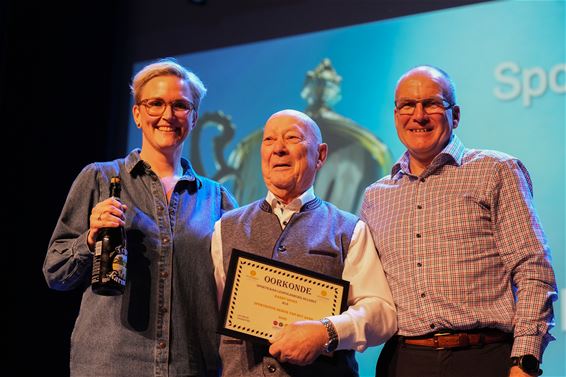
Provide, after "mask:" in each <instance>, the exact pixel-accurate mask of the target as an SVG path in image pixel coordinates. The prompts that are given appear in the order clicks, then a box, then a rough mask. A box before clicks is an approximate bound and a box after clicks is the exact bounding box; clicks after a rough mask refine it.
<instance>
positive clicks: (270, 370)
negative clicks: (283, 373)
mask: <svg viewBox="0 0 566 377" xmlns="http://www.w3.org/2000/svg"><path fill="white" fill-rule="evenodd" d="M267 370H268V371H269V372H270V373H275V371H276V370H277V367H276V366H275V365H273V364H268V365H267Z"/></svg>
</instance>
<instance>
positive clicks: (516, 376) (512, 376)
mask: <svg viewBox="0 0 566 377" xmlns="http://www.w3.org/2000/svg"><path fill="white" fill-rule="evenodd" d="M537 376H538V375H537V374H528V373H525V372H524V371H523V370H522V369H521V368H519V367H518V366H516V365H515V366H512V367H511V370H509V377H537Z"/></svg>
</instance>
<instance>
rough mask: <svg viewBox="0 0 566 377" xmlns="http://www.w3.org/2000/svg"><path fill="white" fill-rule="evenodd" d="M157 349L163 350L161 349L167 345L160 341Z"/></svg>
mask: <svg viewBox="0 0 566 377" xmlns="http://www.w3.org/2000/svg"><path fill="white" fill-rule="evenodd" d="M157 347H159V348H161V349H163V348H165V347H167V343H165V342H164V341H163V340H162V341H160V342H159V343H158V344H157Z"/></svg>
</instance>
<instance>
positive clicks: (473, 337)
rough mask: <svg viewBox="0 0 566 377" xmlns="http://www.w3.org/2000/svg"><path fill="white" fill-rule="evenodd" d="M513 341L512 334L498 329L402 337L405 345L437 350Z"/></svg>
mask: <svg viewBox="0 0 566 377" xmlns="http://www.w3.org/2000/svg"><path fill="white" fill-rule="evenodd" d="M511 339H512V336H511V334H509V333H505V332H503V331H499V330H496V329H487V330H485V331H478V332H439V333H435V334H431V335H428V336H427V335H425V336H418V337H403V336H402V337H400V340H401V342H402V343H404V344H411V345H414V346H422V347H431V348H434V349H437V350H442V349H447V348H460V347H469V346H482V345H484V344H492V343H502V342H508V341H511Z"/></svg>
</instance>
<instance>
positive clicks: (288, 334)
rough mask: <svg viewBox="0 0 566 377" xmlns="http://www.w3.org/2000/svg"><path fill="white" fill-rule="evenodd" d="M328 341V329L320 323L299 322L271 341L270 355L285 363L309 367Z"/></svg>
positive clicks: (282, 331) (289, 326)
mask: <svg viewBox="0 0 566 377" xmlns="http://www.w3.org/2000/svg"><path fill="white" fill-rule="evenodd" d="M327 341H328V333H327V331H326V327H324V325H323V324H322V323H321V322H319V321H298V322H294V323H291V324H290V325H287V326H285V328H283V330H281V332H279V333H278V334H277V335H275V336H274V337H273V339H271V343H272V344H271V347H269V353H270V354H271V355H272V356H273V357H275V358H276V359H277V360H279V361H280V362H283V363H291V364H297V365H308V364H310V363H312V362H313V361H314V360H315V359H316V358H317V357H318V356H319V355H320V354H321V352H322V348H323V347H324V344H325V343H326V342H327Z"/></svg>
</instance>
